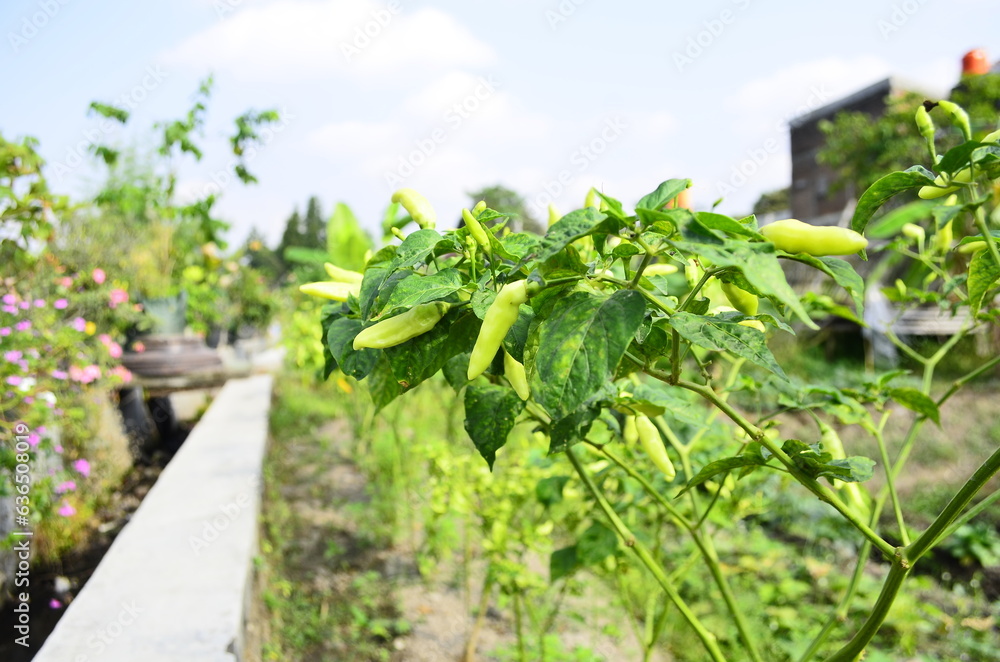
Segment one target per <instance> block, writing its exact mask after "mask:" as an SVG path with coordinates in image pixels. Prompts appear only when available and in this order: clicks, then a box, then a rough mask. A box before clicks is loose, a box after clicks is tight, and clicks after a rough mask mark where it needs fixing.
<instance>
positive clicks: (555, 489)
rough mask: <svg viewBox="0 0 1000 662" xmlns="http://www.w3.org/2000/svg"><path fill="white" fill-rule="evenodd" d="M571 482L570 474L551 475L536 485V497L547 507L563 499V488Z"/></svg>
mask: <svg viewBox="0 0 1000 662" xmlns="http://www.w3.org/2000/svg"><path fill="white" fill-rule="evenodd" d="M568 482H569V476H549V477H548V478H543V479H541V480H540V481H538V484H537V485H535V498H536V499H538V503H540V504H542V505H543V506H545V507H546V508H548V507H549V506H552V505H554V504H557V503H559V502H560V501H562V500H563V488H564V487H566V483H568Z"/></svg>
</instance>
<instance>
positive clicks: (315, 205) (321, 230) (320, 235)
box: [301, 195, 326, 248]
mask: <svg viewBox="0 0 1000 662" xmlns="http://www.w3.org/2000/svg"><path fill="white" fill-rule="evenodd" d="M303 228H304V230H305V234H304V236H303V237H302V244H301V245H302V246H305V247H306V248H323V247H324V246H326V223H324V222H323V212H322V211H320V205H319V198H317V197H316V196H315V195H314V196H312V197H311V198H309V202H308V203H307V204H306V217H305V220H304V221H303Z"/></svg>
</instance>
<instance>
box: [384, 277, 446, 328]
mask: <svg viewBox="0 0 1000 662" xmlns="http://www.w3.org/2000/svg"><path fill="white" fill-rule="evenodd" d="M460 289H462V273H461V272H460V271H459V270H458V269H451V268H449V269H442V270H441V271H439V272H437V273H434V274H431V275H430V276H420V275H418V274H411V275H409V276H407V277H405V278H404V279H403V280H401V281H400V282H399V283H397V284H396V286H395V287H394V288H393V290H392V294H391V295H390V296H389V300H388V301H387V302H386V304H385V306H384V307H383V308H382V312H381V313H379V315H378V316H377V317H376V318H373V319H377V318H379V317H384V316H386V315H392V314H394V313H395V312H397V311H399V310H401V309H408V308H412V307H413V306H416V305H419V304H421V303H428V302H430V301H439V300H441V299H445V298H447V297H448V296H449V295H451V294H454V293H455V292H457V291H458V290H460Z"/></svg>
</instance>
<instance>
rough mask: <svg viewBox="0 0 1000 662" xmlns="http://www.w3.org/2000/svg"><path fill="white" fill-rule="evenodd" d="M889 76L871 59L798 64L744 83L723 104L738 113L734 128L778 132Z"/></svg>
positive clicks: (887, 70)
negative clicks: (726, 102) (807, 114)
mask: <svg viewBox="0 0 1000 662" xmlns="http://www.w3.org/2000/svg"><path fill="white" fill-rule="evenodd" d="M890 73H892V69H891V67H890V66H889V63H888V62H886V61H885V60H883V59H881V58H878V57H873V56H862V57H856V58H849V59H848V58H835V57H830V58H824V59H822V60H813V61H810V62H800V63H797V64H794V65H792V66H789V67H785V68H784V69H780V70H778V71H776V72H774V73H773V74H770V75H768V76H765V77H762V78H757V79H754V80H751V81H749V82H747V83H746V84H744V85H743V86H741V87H740V88H739V89H738V90H737V92H736V93H735V94H734V95H732V96H731V97H730V98H729V99H727V101H728V103H729V104H730V105H731V106H732V107H733V109H734V110H736V111H737V112H738V113H739V115H738V117H739V118H740V126H738V127H737V128H740V129H742V130H747V131H760V130H767V129H768V128H772V129H778V128H781V127H783V126H784V124H786V123H787V121H788V120H790V119H792V118H795V117H798V116H799V115H804V114H806V113H809V112H811V111H813V110H816V109H817V108H821V107H823V106H825V105H827V104H829V103H833V102H834V101H837V100H838V99H841V98H842V97H844V96H847V95H848V94H851V93H853V92H856V91H858V90H860V89H862V88H864V87H866V86H868V85H871V84H872V83H875V82H878V81H880V80H882V79H884V78H886V77H887V76H889V75H890ZM781 130H782V131H783V130H784V129H783V128H781Z"/></svg>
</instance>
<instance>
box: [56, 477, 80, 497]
mask: <svg viewBox="0 0 1000 662" xmlns="http://www.w3.org/2000/svg"><path fill="white" fill-rule="evenodd" d="M75 489H76V481H73V480H64V481H63V482H61V483H59V484H58V485H56V494H62V493H64V492H72V491H73V490H75Z"/></svg>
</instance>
